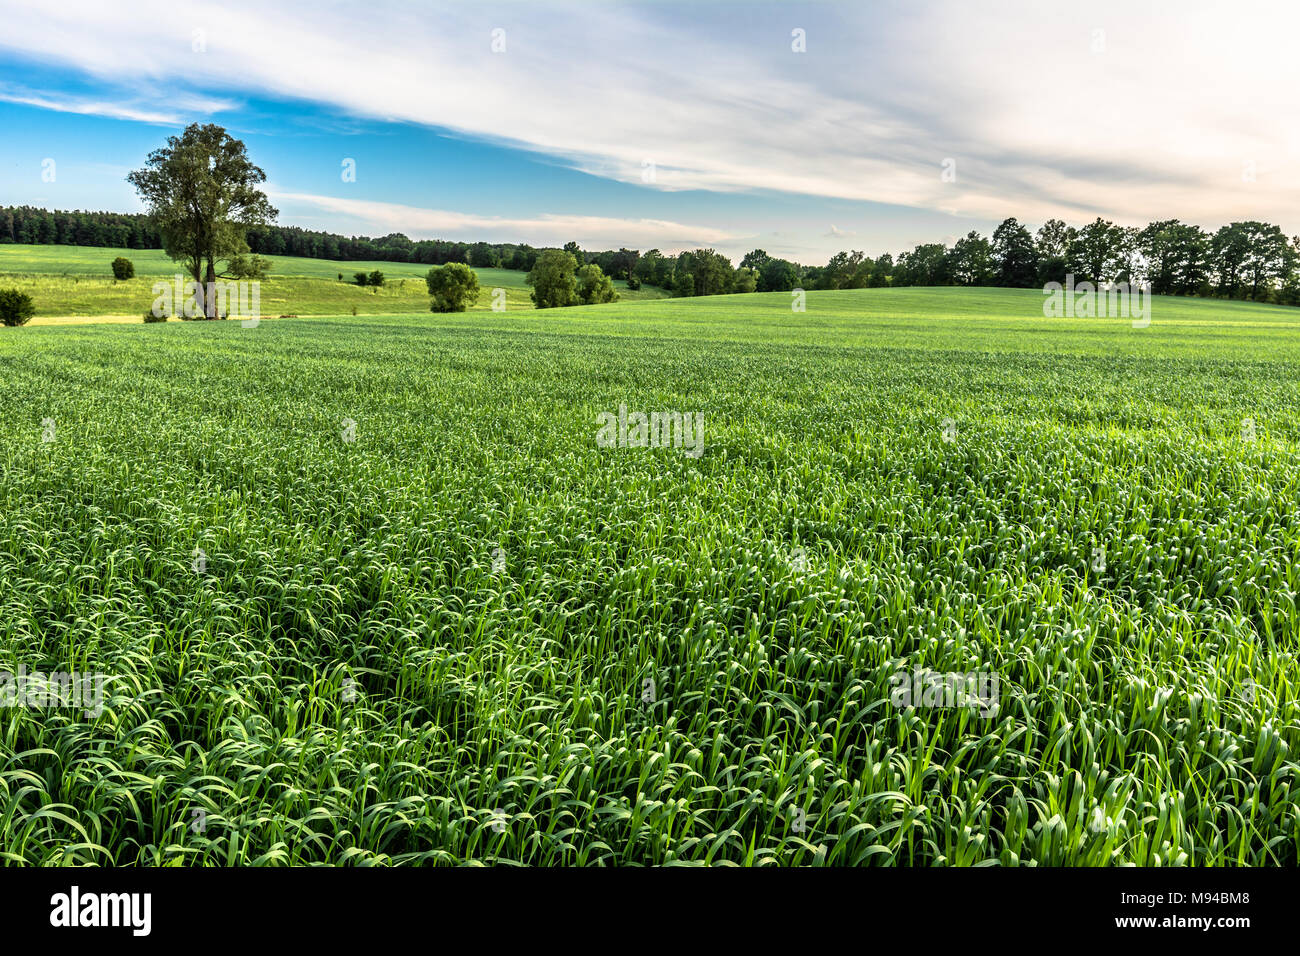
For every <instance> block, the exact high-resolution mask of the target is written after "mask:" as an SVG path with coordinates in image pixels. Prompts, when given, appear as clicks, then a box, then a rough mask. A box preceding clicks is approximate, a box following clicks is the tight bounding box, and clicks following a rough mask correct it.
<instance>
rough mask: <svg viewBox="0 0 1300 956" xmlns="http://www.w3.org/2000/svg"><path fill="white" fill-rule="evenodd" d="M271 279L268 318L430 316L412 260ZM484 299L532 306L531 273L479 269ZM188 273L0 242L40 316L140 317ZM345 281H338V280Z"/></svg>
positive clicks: (163, 260) (146, 253)
mask: <svg viewBox="0 0 1300 956" xmlns="http://www.w3.org/2000/svg"><path fill="white" fill-rule="evenodd" d="M118 256H125V257H126V258H128V259H130V260H131V262H132V263H133V264H134V265H135V278H134V279H127V280H123V281H118V280H115V279H114V278H113V271H112V268H111V263H112V261H113V260H114V259H115V258H117V257H118ZM270 259H271V270H270V274H269V276H268V278H267V279H266V280H264V281H263V282H262V285H261V306H262V313H263V314H264V315H267V316H271V317H275V316H279V315H349V314H352V310H353V309H355V310H356V313H355V314H357V315H373V314H391V313H408V312H427V311H428V310H429V293H428V290H427V289H426V288H425V284H424V276H425V273H427V272H428V271H429V266H427V265H420V264H418V263H410V262H335V261H331V260H326V259H301V258H295V257H293V256H273V257H270ZM376 269H377V270H379V271H380V272H382V273H383V274H384V278H385V285H384V286H382V287H378V288H362V287H361V286H358V285H356V284H355V283H354V282H353V276H354V275H355V274H356V273H358V272H366V273H370V272H372V271H374V270H376ZM474 271H475V272H477V273H478V277H479V285H480V291H479V300H478V303H477V304H476V305H475V306H474V307H473V308H474V310H489V309H491V307H492V290H493V289H497V288H502V289H505V290H506V304H507V307H508V308H512V309H513V308H521V309H522V308H532V302H531V300H530V299H529V293H530V292H531V291H532V290H531V289H530V288H529V287H528V286H527V285H526V284H525V282H524V278H525V276H526V273H524V272H518V271H515V270H511V269H475V270H474ZM180 272H181V269H180V268H179V267H178V265H177V264H176V263H175V262H173V261H172V260H171V259H168V258H167V256H166V255H165V254H164V253H163V251H162V250H161V249H104V248H98V247H94V246H30V245H0V288H16V289H19V290H21V291H23V292H26V293H27V294H28V295H30V296H31V297H32V299H33V301H34V302H35V304H36V318H35V319H34V320H33V321H34V322H36V323H37V324H40V322H41V319H42V318H47V317H55V316H59V317H67V316H86V317H96V316H127V317H130V318H132V319H137V318H141V317H142V316H143V315H144V313H145V312H147V311H148V310H149V308H150V306H151V305H152V303H153V301H154V295H153V292H152V288H153V284H154V283H155V282H157V281H159V280H162V279H165V278H169V277H171V276H174V275H177V274H178V273H180ZM340 274H341V275H342V276H343V279H342V280H340V279H339V275H340ZM614 286H615V288H616V289H618V293H619V296H620V298H623V299H628V300H643V299H655V298H660V297H662V296H663V295H664V293H663V292H661V291H660V290H658V289H655V288H652V287H648V286H643V287H642V288H641V289H639V290H636V291H633V290H631V289H628V288H627V283H626V282H623V281H622V280H618V281H615V283H614Z"/></svg>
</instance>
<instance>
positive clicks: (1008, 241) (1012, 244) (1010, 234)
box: [993, 219, 1038, 289]
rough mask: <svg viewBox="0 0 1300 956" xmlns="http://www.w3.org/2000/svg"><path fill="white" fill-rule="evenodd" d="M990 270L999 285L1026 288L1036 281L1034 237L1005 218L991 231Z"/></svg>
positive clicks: (1036, 262) (1036, 267)
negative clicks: (991, 255)
mask: <svg viewBox="0 0 1300 956" xmlns="http://www.w3.org/2000/svg"><path fill="white" fill-rule="evenodd" d="M993 267H994V271H995V272H996V274H997V282H998V284H999V285H1004V286H1010V287H1011V288H1013V289H1028V288H1029V287H1030V286H1032V285H1033V284H1034V283H1035V282H1036V281H1038V250H1037V249H1035V248H1034V237H1033V236H1032V235H1030V233H1029V230H1028V229H1026V228H1025V227H1024V226H1022V225H1020V223H1019V222H1017V221H1016V220H1015V219H1004V220H1003V221H1002V224H1001V225H1000V226H998V228H997V229H995V230H994V231H993Z"/></svg>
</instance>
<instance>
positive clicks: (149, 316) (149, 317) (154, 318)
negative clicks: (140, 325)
mask: <svg viewBox="0 0 1300 956" xmlns="http://www.w3.org/2000/svg"><path fill="white" fill-rule="evenodd" d="M144 320H145V321H146V322H166V321H167V316H165V315H154V314H153V310H152V309H150V310H149V311H148V312H146V313H145V314H144Z"/></svg>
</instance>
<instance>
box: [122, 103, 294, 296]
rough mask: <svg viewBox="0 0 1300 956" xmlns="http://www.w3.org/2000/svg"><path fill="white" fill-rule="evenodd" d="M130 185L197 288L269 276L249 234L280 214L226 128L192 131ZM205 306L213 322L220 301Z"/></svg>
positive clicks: (155, 156)
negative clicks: (251, 247)
mask: <svg viewBox="0 0 1300 956" xmlns="http://www.w3.org/2000/svg"><path fill="white" fill-rule="evenodd" d="M127 181H128V182H129V183H131V185H132V186H134V187H135V188H136V191H137V192H139V194H140V198H141V199H143V200H144V201H145V203H146V205H147V206H148V207H149V214H150V216H151V217H152V218H153V220H154V222H155V223H156V224H157V225H158V228H159V230H160V232H161V233H162V239H163V249H164V250H165V251H166V253H167V255H169V256H170V257H171V258H173V259H175V260H176V261H178V262H182V263H184V265H185V269H186V270H187V271H188V272H189V274H190V275H191V276H192V277H193V278H194V280H195V281H196V282H203V283H205V284H207V283H212V282H215V281H216V280H217V279H219V278H245V277H248V276H249V275H255V274H257V273H258V272H261V271H265V263H264V262H258V261H256V259H257V257H253V258H251V259H250V258H249V256H248V251H249V249H248V242H247V240H246V238H245V234H246V231H247V230H248V229H249V228H251V227H256V226H266V225H268V224H269V223H270V222H271V221H272V220H274V219H275V218H276V216H277V215H279V213H278V212H277V210H276V209H275V208H274V207H272V206H271V203H270V201H269V200H268V199H267V198H266V194H265V193H263V192H262V191H261V190H260V189H259V188H258V184H259V183H263V182H265V181H266V174H265V173H264V172H262V170H261V168H260V167H258V166H255V165H253V163H252V161H251V160H249V158H248V150H247V148H246V147H245V146H244V144H243V143H242V142H240V141H239V140H237V139H235V138H234V137H233V136H231V135H230V134H229V133H227V132H226V131H225V130H224V129H223V128H222V127H220V126H217V125H216V124H214V123H208V124H205V125H203V126H200V125H199V124H198V123H193V124H191V125H189V126H187V127H186V128H185V131H184V132H183V133H181V135H179V136H171V137H168V139H167V145H166V146H164V147H163V148H162V149H156V150H154V151H153V152H152V153H150V154H149V158H148V160H147V161H146V163H145V165H144V168H143V169H137V170H135V171H134V172H132V173H131V174H130V175H129V176H127ZM205 304H206V305H207V310H208V317H209V318H215V317H216V305H217V303H216V298H215V297H214V296H208V301H207V302H206V303H205Z"/></svg>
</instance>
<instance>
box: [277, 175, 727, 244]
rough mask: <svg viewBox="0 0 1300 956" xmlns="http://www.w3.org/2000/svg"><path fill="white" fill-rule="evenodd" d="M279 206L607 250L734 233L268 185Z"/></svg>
mask: <svg viewBox="0 0 1300 956" xmlns="http://www.w3.org/2000/svg"><path fill="white" fill-rule="evenodd" d="M268 194H269V195H270V198H271V199H272V201H274V202H275V203H276V204H277V205H279V206H281V207H282V209H288V208H292V209H294V210H295V211H298V212H301V211H302V210H312V211H317V212H322V211H323V212H329V213H331V214H333V215H334V216H335V217H340V216H341V217H345V218H347V219H349V220H351V221H352V222H355V223H357V224H359V226H360V227H361V228H362V230H363V231H366V232H369V233H370V234H371V235H375V236H379V235H385V234H387V233H391V232H403V233H406V234H407V235H409V236H411V237H412V238H416V239H426V238H439V239H460V240H484V241H489V242H528V243H530V244H532V245H536V246H561V245H563V244H564V243H566V242H568V241H569V240H574V241H576V242H577V243H578V244H579V245H581V246H582V247H583V248H588V249H591V248H596V249H607V248H611V247H617V246H622V245H630V246H635V247H639V248H642V249H648V248H652V247H655V246H658V247H659V248H660V249H663V250H665V251H667V250H670V249H672V250H676V249H680V248H693V247H697V246H713V245H717V244H718V243H721V242H725V241H726V240H728V239H731V238H733V236H732V235H731V234H730V233H727V232H723V231H722V230H719V229H711V228H707V227H702V226H690V225H685V224H683V223H678V222H666V221H664V220H661V219H616V218H608V217H604V216H573V215H560V214H547V215H542V216H535V217H531V218H524V219H513V218H505V217H500V216H478V215H474V214H472V213H463V212H453V211H451V210H446V209H424V208H420V207H418V206H406V205H402V204H401V203H389V202H376V201H371V200H364V199H341V198H339V197H337V196H318V195H312V194H308V193H294V192H282V191H280V190H278V189H275V188H271V189H268Z"/></svg>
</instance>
